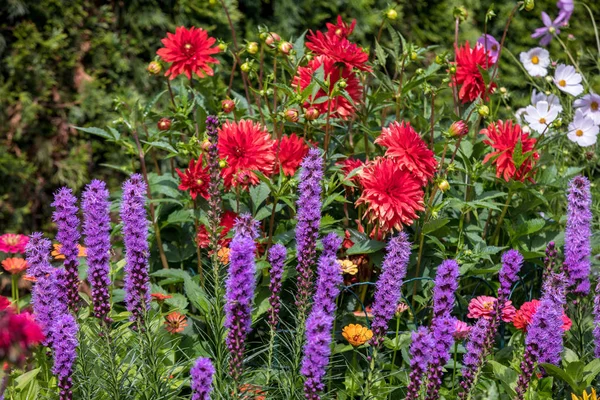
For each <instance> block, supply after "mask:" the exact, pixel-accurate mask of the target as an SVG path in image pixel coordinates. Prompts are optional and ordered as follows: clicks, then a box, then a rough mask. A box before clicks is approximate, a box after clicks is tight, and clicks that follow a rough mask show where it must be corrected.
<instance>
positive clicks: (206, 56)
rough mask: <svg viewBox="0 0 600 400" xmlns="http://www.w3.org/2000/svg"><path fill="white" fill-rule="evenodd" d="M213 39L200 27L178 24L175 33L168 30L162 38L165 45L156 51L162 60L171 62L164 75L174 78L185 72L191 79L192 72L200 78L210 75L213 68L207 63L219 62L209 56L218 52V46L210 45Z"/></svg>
mask: <svg viewBox="0 0 600 400" xmlns="http://www.w3.org/2000/svg"><path fill="white" fill-rule="evenodd" d="M215 41H216V40H215V38H212V37H209V36H208V33H206V31H205V30H204V29H202V28H195V27H191V28H190V29H187V28H185V27H183V26H180V27H179V28H177V29H175V34H173V33H170V32H168V33H167V37H166V38H164V39H162V43H163V44H164V45H165V47H163V48H161V49H158V51H157V52H156V54H158V55H159V56H160V58H162V59H163V60H164V61H166V62H169V63H172V65H171V68H169V69H168V70H167V71H166V72H165V76H169V75H170V77H169V79H175V78H176V77H177V76H179V75H180V74H185V76H187V77H188V79H192V72H193V73H195V74H196V75H198V76H199V77H200V78H204V77H205V76H206V75H209V76H212V75H213V69H212V68H211V67H210V65H209V64H219V60H217V59H216V58H213V57H211V55H212V54H216V53H218V52H219V48H218V47H211V46H212V45H213V44H215Z"/></svg>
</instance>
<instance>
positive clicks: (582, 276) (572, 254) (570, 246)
mask: <svg viewBox="0 0 600 400" xmlns="http://www.w3.org/2000/svg"><path fill="white" fill-rule="evenodd" d="M567 199H568V202H567V228H566V230H565V262H564V268H565V271H566V273H567V276H568V279H569V286H570V287H571V289H572V290H573V293H574V294H575V295H577V296H586V295H587V294H588V293H589V292H590V269H591V266H592V262H591V259H590V257H591V255H592V244H591V235H592V212H591V206H592V194H591V193H590V181H589V180H588V179H587V178H585V177H583V176H576V177H575V178H573V179H572V180H571V182H569V195H568V197H567Z"/></svg>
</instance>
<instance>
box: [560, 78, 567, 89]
mask: <svg viewBox="0 0 600 400" xmlns="http://www.w3.org/2000/svg"><path fill="white" fill-rule="evenodd" d="M558 86H560V87H565V86H567V81H565V80H564V79H561V80H560V81H558Z"/></svg>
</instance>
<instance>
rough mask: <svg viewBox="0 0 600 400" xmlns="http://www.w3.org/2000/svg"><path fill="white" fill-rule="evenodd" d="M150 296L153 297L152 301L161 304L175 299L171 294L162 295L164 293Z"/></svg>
mask: <svg viewBox="0 0 600 400" xmlns="http://www.w3.org/2000/svg"><path fill="white" fill-rule="evenodd" d="M150 296H151V297H152V300H156V301H157V302H159V303H162V302H163V301H165V300H167V299H170V298H172V297H173V296H171V295H170V294H162V293H152V294H150Z"/></svg>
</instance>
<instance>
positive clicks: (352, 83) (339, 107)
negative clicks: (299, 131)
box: [292, 56, 363, 119]
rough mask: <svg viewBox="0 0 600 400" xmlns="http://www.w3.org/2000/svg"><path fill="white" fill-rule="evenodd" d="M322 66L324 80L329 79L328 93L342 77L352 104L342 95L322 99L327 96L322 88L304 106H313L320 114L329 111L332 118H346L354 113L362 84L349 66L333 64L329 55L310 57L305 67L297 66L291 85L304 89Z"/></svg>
mask: <svg viewBox="0 0 600 400" xmlns="http://www.w3.org/2000/svg"><path fill="white" fill-rule="evenodd" d="M321 65H322V66H323V71H324V73H325V80H329V87H330V90H329V95H331V92H332V91H333V89H334V86H335V83H336V82H337V81H339V80H340V79H341V78H343V79H344V80H345V81H346V88H345V89H344V90H346V92H347V93H348V95H349V96H350V98H351V99H352V101H353V102H354V104H352V103H351V102H350V101H348V99H346V98H345V97H344V96H342V95H338V96H335V97H334V98H332V99H329V100H325V101H322V100H323V99H322V98H323V97H329V96H328V94H327V93H325V91H324V90H323V89H319V91H318V92H317V94H316V95H315V96H314V98H313V97H311V98H310V102H306V103H305V104H304V107H306V108H308V107H311V106H312V107H314V108H316V109H317V110H318V111H319V113H320V114H321V115H327V111H328V110H329V111H330V113H331V114H330V116H331V117H332V118H342V119H348V118H349V117H351V116H352V115H353V114H354V111H355V108H356V106H355V104H357V103H359V102H360V100H361V97H362V91H363V89H362V86H361V84H360V81H359V80H358V77H357V76H356V74H355V73H353V72H352V71H351V70H350V69H349V68H346V67H340V66H336V65H335V61H334V60H333V59H331V58H329V57H325V56H318V57H315V58H314V59H312V60H311V61H310V62H309V63H308V65H307V66H306V67H298V75H296V77H294V80H293V82H292V86H294V87H295V88H297V89H298V90H299V91H300V90H304V89H305V88H306V87H307V86H308V85H310V83H311V82H312V78H313V75H314V74H315V72H316V71H317V70H318V69H319V67H321Z"/></svg>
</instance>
